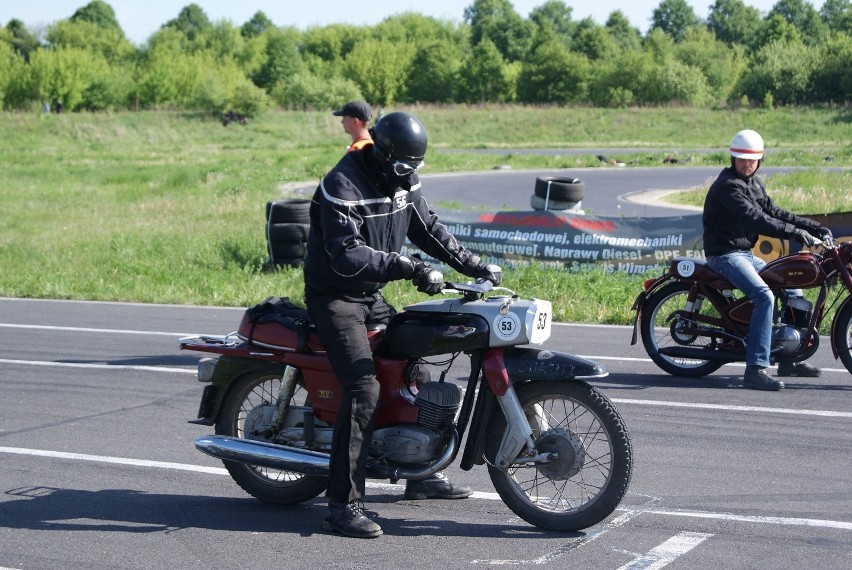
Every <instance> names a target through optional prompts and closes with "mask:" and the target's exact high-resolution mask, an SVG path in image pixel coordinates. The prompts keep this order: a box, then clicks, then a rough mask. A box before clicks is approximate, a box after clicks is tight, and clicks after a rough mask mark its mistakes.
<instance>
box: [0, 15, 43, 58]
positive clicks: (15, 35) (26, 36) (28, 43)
mask: <svg viewBox="0 0 852 570" xmlns="http://www.w3.org/2000/svg"><path fill="white" fill-rule="evenodd" d="M6 29H7V30H8V31H9V34H10V42H11V46H12V49H13V50H15V51H16V52H18V53H19V54H21V55H22V56H23V57H24V59H25V60H27V61H29V59H30V54H31V53H33V52H34V51H35V50H37V49H38V48H39V47H40V44H39V41H38V38H37V37H36V36H35V35H33V34H31V33H30V31H29V30H28V29H27V27H26V26H25V25H24V23H23V22H22V21H20V20H18V19H14V18H13V19H11V20H9V23H8V24H6Z"/></svg>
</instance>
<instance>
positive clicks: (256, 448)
mask: <svg viewBox="0 0 852 570" xmlns="http://www.w3.org/2000/svg"><path fill="white" fill-rule="evenodd" d="M195 447H196V448H197V449H198V450H199V451H203V452H204V453H206V454H207V455H212V456H213V457H216V458H217V459H221V460H223V461H236V462H238V463H250V464H251V465H259V466H260V467H268V468H270V469H280V470H282V471H293V472H295V473H303V474H305V475H320V476H323V477H328V470H329V461H330V456H329V455H328V454H327V453H319V452H316V451H310V450H307V449H296V448H293V447H285V446H283V445H275V444H274V443H267V442H265V441H253V440H249V439H241V438H238V437H228V436H224V435H208V436H205V437H199V438H198V439H196V440H195Z"/></svg>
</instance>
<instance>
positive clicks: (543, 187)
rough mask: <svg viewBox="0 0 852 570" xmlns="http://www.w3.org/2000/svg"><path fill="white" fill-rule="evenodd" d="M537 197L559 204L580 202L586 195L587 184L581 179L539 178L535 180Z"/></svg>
mask: <svg viewBox="0 0 852 570" xmlns="http://www.w3.org/2000/svg"><path fill="white" fill-rule="evenodd" d="M535 195H536V196H539V197H541V198H546V199H548V200H551V201H552V200H556V201H558V202H579V201H580V200H582V199H583V197H584V196H585V195H586V183H585V182H583V181H582V180H580V179H579V178H562V177H558V176H539V177H538V178H536V180H535Z"/></svg>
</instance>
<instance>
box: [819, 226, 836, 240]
mask: <svg viewBox="0 0 852 570" xmlns="http://www.w3.org/2000/svg"><path fill="white" fill-rule="evenodd" d="M816 234H817V236H819V239H821V240H822V241H827V242H832V241H834V236H833V235H832V234H831V230H830V229H828V228H827V227H825V226H820V227H819V229H818V230H817V231H816Z"/></svg>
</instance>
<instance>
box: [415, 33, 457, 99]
mask: <svg viewBox="0 0 852 570" xmlns="http://www.w3.org/2000/svg"><path fill="white" fill-rule="evenodd" d="M462 53H463V52H462V50H461V48H460V46H457V45H455V44H452V43H449V42H446V41H441V40H432V41H431V42H424V43H421V44H418V45H417V53H415V55H414V58H413V59H412V60H411V66H410V69H409V72H408V80H407V81H406V83H405V100H406V101H408V102H422V103H452V102H453V101H455V98H456V86H457V85H458V83H459V68H460V67H461V60H462Z"/></svg>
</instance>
